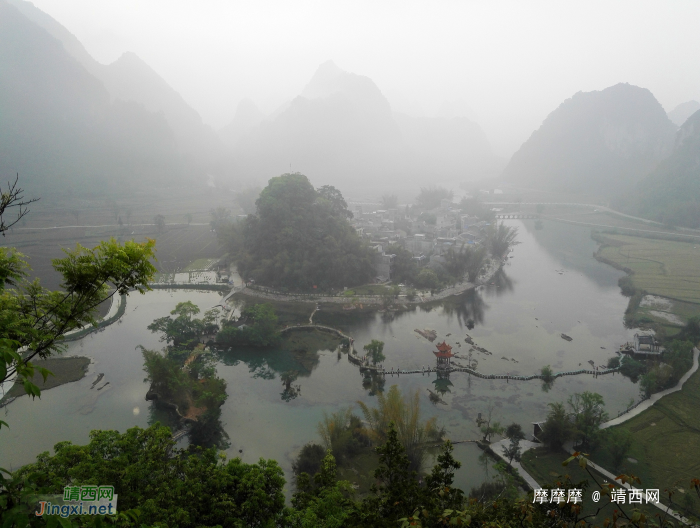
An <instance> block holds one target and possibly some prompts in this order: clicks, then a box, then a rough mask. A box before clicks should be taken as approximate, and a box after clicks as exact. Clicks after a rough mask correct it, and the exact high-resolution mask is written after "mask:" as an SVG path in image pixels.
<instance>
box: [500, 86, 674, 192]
mask: <svg viewBox="0 0 700 528" xmlns="http://www.w3.org/2000/svg"><path fill="white" fill-rule="evenodd" d="M675 130H676V126H675V125H674V124H673V123H672V122H671V121H670V120H669V118H668V116H667V115H666V112H665V111H664V109H663V107H662V106H661V104H659V102H658V101H657V100H656V98H655V97H654V95H653V94H652V93H651V92H650V91H649V90H647V89H644V88H640V87H638V86H632V85H630V84H622V83H621V84H617V85H615V86H611V87H609V88H606V89H605V90H601V91H593V92H579V93H577V94H575V95H574V96H573V97H571V98H570V99H567V100H566V101H564V102H563V103H562V104H561V105H559V107H558V108H557V109H556V110H554V111H553V112H552V113H551V114H549V115H548V116H547V118H546V119H545V120H544V122H543V123H542V126H540V128H539V129H538V130H536V131H535V132H533V133H532V135H531V136H530V138H529V139H528V140H527V141H526V142H525V143H523V145H522V146H521V147H520V149H519V150H518V151H517V152H516V153H515V154H514V155H513V157H512V159H511V160H510V163H509V164H508V166H507V167H506V169H505V171H504V173H503V176H504V178H505V179H507V180H509V181H511V182H512V183H514V184H516V185H524V186H536V187H546V188H549V189H559V190H567V191H585V192H589V193H595V194H598V195H601V196H613V195H615V194H617V193H618V192H620V191H622V190H624V189H629V187H630V186H631V185H634V184H636V183H637V182H638V181H639V180H640V179H641V178H643V177H644V176H646V175H647V174H648V173H649V171H651V170H653V169H654V168H655V167H656V165H657V164H658V162H659V161H661V160H662V159H664V158H666V157H667V156H668V155H669V154H670V153H671V150H672V148H673V135H674V132H675Z"/></svg>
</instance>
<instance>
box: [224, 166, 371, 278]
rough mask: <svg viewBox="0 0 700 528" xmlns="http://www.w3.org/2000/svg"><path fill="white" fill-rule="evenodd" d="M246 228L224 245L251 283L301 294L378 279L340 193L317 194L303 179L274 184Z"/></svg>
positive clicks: (228, 235)
mask: <svg viewBox="0 0 700 528" xmlns="http://www.w3.org/2000/svg"><path fill="white" fill-rule="evenodd" d="M256 206H257V213H256V214H254V215H249V216H248V218H247V220H246V221H245V222H244V224H243V225H234V226H229V227H227V228H224V229H222V230H221V232H220V233H219V235H220V239H221V240H222V241H223V242H224V243H225V245H227V246H228V249H229V250H230V251H232V252H233V253H235V254H236V255H237V256H238V269H239V272H240V273H241V275H242V276H243V277H244V278H245V279H248V280H249V279H253V280H255V281H256V282H257V283H259V284H264V285H268V286H273V287H276V288H286V289H289V290H295V291H309V290H310V289H313V287H314V286H317V289H320V290H326V289H329V288H334V287H343V286H354V285H357V284H362V283H365V282H367V281H368V280H370V279H371V278H372V277H373V273H374V272H373V267H372V258H371V257H372V254H371V252H370V249H369V248H368V247H367V246H366V245H365V244H364V243H363V242H362V240H361V239H360V238H359V237H358V236H357V233H356V232H355V230H354V229H353V228H352V226H351V225H350V223H349V222H348V219H349V218H351V217H352V213H351V212H350V211H348V209H347V204H346V203H345V200H344V199H343V196H342V194H341V193H340V191H338V190H337V189H336V188H335V187H332V186H328V185H326V186H324V187H321V188H319V189H314V188H313V186H312V185H311V183H310V182H309V180H308V178H307V177H306V176H304V175H303V174H299V173H294V174H283V175H282V176H278V177H276V178H272V179H271V180H270V182H269V183H268V185H267V187H266V188H265V189H263V191H262V192H261V193H260V197H259V198H258V201H257V202H256Z"/></svg>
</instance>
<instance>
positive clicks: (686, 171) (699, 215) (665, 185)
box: [623, 110, 700, 228]
mask: <svg viewBox="0 0 700 528" xmlns="http://www.w3.org/2000/svg"><path fill="white" fill-rule="evenodd" d="M623 208H624V209H626V210H628V211H630V212H632V213H634V214H636V215H639V216H644V217H647V218H650V219H652V220H656V221H658V222H664V223H666V224H669V225H676V226H683V227H692V228H698V227H700V110H699V111H697V112H695V113H694V114H693V115H692V116H690V117H689V118H688V119H687V121H686V122H685V123H684V124H683V126H682V127H681V128H680V130H679V131H678V133H677V135H676V145H675V148H674V150H673V154H671V156H670V157H669V158H668V159H665V160H664V161H662V162H661V163H660V164H659V166H658V167H657V169H656V170H654V171H653V172H652V173H651V174H650V175H649V176H648V177H647V178H645V179H644V180H642V181H641V182H640V183H639V184H638V185H637V186H636V188H635V190H634V192H633V194H632V195H631V196H630V197H629V198H628V201H627V203H626V204H625V205H624V206H623Z"/></svg>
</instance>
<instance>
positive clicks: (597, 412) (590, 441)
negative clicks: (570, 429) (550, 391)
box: [568, 391, 608, 449]
mask: <svg viewBox="0 0 700 528" xmlns="http://www.w3.org/2000/svg"><path fill="white" fill-rule="evenodd" d="M568 404H569V407H570V408H571V412H572V414H573V419H574V427H575V430H574V438H575V440H576V441H577V442H578V443H579V444H580V445H582V446H584V447H585V448H587V449H594V448H595V447H596V446H597V445H598V443H599V441H600V424H602V423H603V422H605V421H606V420H607V419H608V413H606V412H605V401H604V400H603V397H602V396H601V395H600V394H598V393H596V392H589V391H585V392H582V393H576V394H572V395H571V396H569V399H568Z"/></svg>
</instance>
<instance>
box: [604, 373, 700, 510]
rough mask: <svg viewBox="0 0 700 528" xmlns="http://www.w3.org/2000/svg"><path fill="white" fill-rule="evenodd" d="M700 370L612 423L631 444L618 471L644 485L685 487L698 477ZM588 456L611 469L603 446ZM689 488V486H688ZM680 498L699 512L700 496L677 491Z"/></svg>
mask: <svg viewBox="0 0 700 528" xmlns="http://www.w3.org/2000/svg"><path fill="white" fill-rule="evenodd" d="M698 409H700V370H699V371H697V372H696V373H695V374H693V375H692V376H691V377H690V379H688V381H686V383H685V385H683V388H682V389H681V390H680V391H678V392H675V393H673V394H669V395H668V396H665V397H664V398H663V399H661V400H660V401H659V402H657V403H656V404H655V405H654V406H653V407H650V408H649V409H647V410H646V411H644V412H642V413H641V414H639V415H637V416H635V417H634V418H632V419H630V420H629V421H627V422H624V423H623V424H621V425H618V426H616V427H615V429H626V430H627V431H629V432H630V433H631V435H632V439H633V440H632V448H631V450H630V453H629V456H628V458H626V459H625V461H624V463H623V465H622V467H621V468H619V472H622V473H627V474H634V475H637V476H638V477H640V478H641V479H642V484H643V486H644V487H645V488H658V489H661V490H663V489H672V488H673V487H674V486H678V487H680V488H684V489H688V487H689V485H690V480H691V479H693V478H700V456H698V453H699V452H700V415H699V414H698ZM591 459H592V460H593V461H594V462H596V463H598V464H600V465H601V466H603V467H604V468H606V469H608V470H612V467H611V466H612V464H611V462H610V460H611V458H610V455H609V453H607V452H606V450H604V449H603V450H601V452H600V453H597V452H596V453H594V454H593V455H592V456H591ZM689 491H690V490H689ZM674 501H677V502H680V504H681V505H685V506H686V507H687V508H688V509H689V510H691V511H692V512H693V514H694V515H695V516H700V499H698V497H697V496H695V497H693V494H691V493H686V494H681V493H679V494H677V495H676V496H675V497H674Z"/></svg>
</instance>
